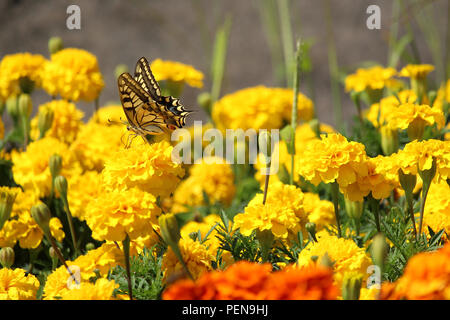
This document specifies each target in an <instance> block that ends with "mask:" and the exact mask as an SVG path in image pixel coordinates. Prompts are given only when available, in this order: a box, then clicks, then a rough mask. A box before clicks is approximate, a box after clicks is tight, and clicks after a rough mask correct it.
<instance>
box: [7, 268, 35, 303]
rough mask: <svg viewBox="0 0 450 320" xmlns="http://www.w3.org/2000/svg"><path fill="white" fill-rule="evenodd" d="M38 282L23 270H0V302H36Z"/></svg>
mask: <svg viewBox="0 0 450 320" xmlns="http://www.w3.org/2000/svg"><path fill="white" fill-rule="evenodd" d="M38 289H39V280H38V279H37V278H36V277H35V276H34V275H32V274H28V275H27V274H26V273H25V270H23V269H14V270H13V269H9V268H2V269H0V300H36V294H37V291H38Z"/></svg>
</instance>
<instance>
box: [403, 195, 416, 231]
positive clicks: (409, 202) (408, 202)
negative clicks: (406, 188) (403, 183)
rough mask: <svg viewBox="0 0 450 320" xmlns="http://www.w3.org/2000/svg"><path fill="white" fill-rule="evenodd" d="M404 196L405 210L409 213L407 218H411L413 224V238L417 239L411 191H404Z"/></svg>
mask: <svg viewBox="0 0 450 320" xmlns="http://www.w3.org/2000/svg"><path fill="white" fill-rule="evenodd" d="M405 198H406V210H407V212H408V214H409V218H410V219H411V222H412V224H413V231H414V238H415V239H417V229H416V219H415V217H414V206H413V198H412V193H410V192H405Z"/></svg>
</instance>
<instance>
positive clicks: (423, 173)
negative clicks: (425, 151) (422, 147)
mask: <svg viewBox="0 0 450 320" xmlns="http://www.w3.org/2000/svg"><path fill="white" fill-rule="evenodd" d="M436 169H437V166H436V158H435V157H433V161H432V163H431V168H430V169H427V170H419V175H420V177H421V178H422V181H423V185H424V186H429V185H430V183H431V181H432V180H433V179H434V177H435V176H436ZM422 188H423V187H422Z"/></svg>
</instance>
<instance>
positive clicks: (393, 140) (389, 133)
mask: <svg viewBox="0 0 450 320" xmlns="http://www.w3.org/2000/svg"><path fill="white" fill-rule="evenodd" d="M380 135H381V149H382V150H383V153H384V155H385V156H390V155H391V154H393V153H395V152H397V150H398V146H399V140H398V131H397V130H392V129H391V128H389V127H388V126H382V127H381V128H380Z"/></svg>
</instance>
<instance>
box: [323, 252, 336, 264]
mask: <svg viewBox="0 0 450 320" xmlns="http://www.w3.org/2000/svg"><path fill="white" fill-rule="evenodd" d="M319 265H321V266H324V267H328V268H333V266H334V262H333V260H331V258H330V256H329V255H328V252H325V254H324V255H323V256H321V257H320V259H319Z"/></svg>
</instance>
